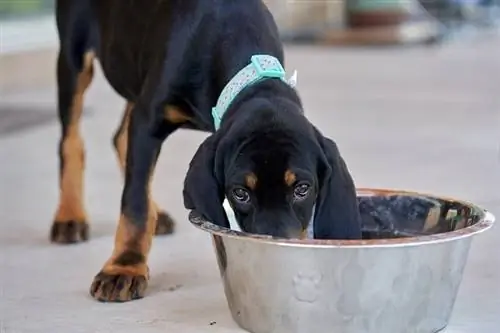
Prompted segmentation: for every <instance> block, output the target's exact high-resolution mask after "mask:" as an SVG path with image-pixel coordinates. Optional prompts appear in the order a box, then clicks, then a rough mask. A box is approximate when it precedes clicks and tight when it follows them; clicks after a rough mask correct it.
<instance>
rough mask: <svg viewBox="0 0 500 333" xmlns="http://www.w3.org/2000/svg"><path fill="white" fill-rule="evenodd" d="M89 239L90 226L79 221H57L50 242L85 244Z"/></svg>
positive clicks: (51, 231)
mask: <svg viewBox="0 0 500 333" xmlns="http://www.w3.org/2000/svg"><path fill="white" fill-rule="evenodd" d="M88 239H89V225H88V223H86V222H79V221H64V222H60V221H55V222H54V223H53V224H52V228H51V230H50V241H51V242H52V243H58V244H72V243H79V242H85V241H87V240H88Z"/></svg>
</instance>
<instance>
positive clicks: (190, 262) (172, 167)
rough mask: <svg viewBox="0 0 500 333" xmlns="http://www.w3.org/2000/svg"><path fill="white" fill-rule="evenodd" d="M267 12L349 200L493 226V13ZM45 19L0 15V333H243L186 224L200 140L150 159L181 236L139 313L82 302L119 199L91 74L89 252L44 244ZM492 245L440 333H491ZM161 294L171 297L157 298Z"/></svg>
mask: <svg viewBox="0 0 500 333" xmlns="http://www.w3.org/2000/svg"><path fill="white" fill-rule="evenodd" d="M265 2H266V3H267V4H268V5H269V7H270V9H271V11H272V12H273V14H274V16H275V19H276V21H277V22H278V25H279V28H280V31H281V35H282V38H283V41H284V42H285V45H286V68H287V70H290V71H291V70H293V69H297V70H298V86H297V87H298V90H299V92H300V94H301V96H302V99H303V101H304V106H305V111H306V115H307V116H308V117H309V119H310V120H311V121H312V122H313V123H314V124H315V125H316V126H318V127H319V128H320V130H321V131H322V132H323V133H324V134H325V135H327V136H329V137H331V138H332V139H334V140H335V141H336V142H337V143H338V144H339V147H340V150H341V152H342V154H343V155H344V157H345V159H346V161H347V163H348V166H349V168H350V169H351V172H352V173H353V176H354V178H355V181H356V183H357V185H358V186H360V187H388V188H401V189H408V190H416V191H424V192H430V193H436V194H441V195H447V196H452V197H458V198H461V199H465V200H469V201H472V202H474V203H477V204H480V205H482V206H484V207H485V208H487V209H489V210H491V211H492V212H493V213H494V214H495V215H497V216H500V191H499V190H498V189H499V185H500V175H499V172H498V171H499V163H500V131H499V128H500V127H499V125H500V95H499V91H500V90H499V81H500V0H421V1H419V0H266V1H265ZM53 7H54V1H53V0H0V291H1V292H0V295H1V302H0V331H1V332H2V333H3V331H2V328H6V332H15V333H17V332H51V333H52V332H53V333H57V332H61V333H67V332H69V331H71V332H80V331H78V329H76V328H75V327H81V332H114V331H117V330H120V331H121V332H128V329H130V330H133V329H134V328H139V327H143V326H144V321H147V324H148V325H150V326H148V327H156V326H155V325H158V327H164V325H165V324H164V323H165V322H169V323H172V322H175V323H177V324H176V325H180V326H175V327H177V328H179V329H180V331H182V332H186V333H187V332H190V331H189V329H190V328H193V327H198V326H197V325H199V327H203V328H206V322H208V320H210V321H212V320H215V321H217V323H218V324H217V325H218V327H219V328H220V327H223V328H224V330H221V331H220V332H240V330H238V329H237V328H236V327H235V326H234V325H235V324H234V323H233V322H232V320H231V319H230V318H229V316H228V312H227V310H226V307H225V303H224V302H225V300H224V296H223V292H222V289H221V286H220V280H219V278H218V272H217V270H216V265H215V259H214V258H213V253H212V251H211V244H210V241H209V239H208V237H204V235H201V234H199V233H198V232H197V231H195V230H193V228H192V227H191V226H190V225H189V224H188V222H187V219H186V214H187V212H186V211H185V210H184V208H183V204H182V196H181V193H182V181H183V178H184V175H185V172H186V169H187V165H188V163H189V161H190V159H191V157H192V155H193V154H194V152H195V150H196V148H197V147H198V145H199V144H200V143H201V142H202V140H203V139H204V138H205V137H206V136H207V135H208V134H206V133H199V132H194V131H188V130H186V131H179V132H178V133H175V134H174V135H172V137H171V138H169V140H168V141H167V143H166V144H165V147H164V149H163V152H162V155H161V157H160V161H159V163H158V167H157V171H156V176H155V183H154V194H155V197H156V201H157V202H158V203H159V204H160V205H161V206H162V207H164V208H165V209H166V210H167V211H169V212H170V213H171V215H173V216H174V218H175V219H176V220H177V221H178V226H179V227H178V233H177V234H175V235H174V236H172V237H167V238H165V239H163V238H162V239H157V240H155V246H154V247H153V252H152V257H151V266H152V267H154V268H153V270H152V272H153V282H152V283H153V287H152V288H153V289H152V290H153V292H152V295H151V296H150V297H151V298H149V300H147V301H144V303H137V304H138V305H135V304H132V305H126V306H124V307H123V308H117V307H113V308H112V307H108V308H105V310H103V307H102V305H99V304H97V305H96V303H95V302H93V301H92V300H90V299H89V298H88V297H86V295H87V288H88V286H89V285H90V282H91V279H92V277H93V275H94V274H95V273H97V271H98V270H99V269H100V267H101V265H102V263H103V262H104V260H105V259H106V258H107V256H108V254H109V253H110V251H111V246H112V243H113V234H114V230H115V226H116V220H117V217H118V212H119V201H120V193H121V188H122V180H121V175H120V172H119V170H118V165H117V162H116V157H115V155H114V152H113V149H112V146H111V137H112V134H113V132H114V130H115V129H116V127H117V126H118V123H119V120H120V117H121V113H122V111H123V108H124V101H123V100H122V99H121V98H120V97H119V96H118V95H117V94H116V93H115V92H114V91H113V90H112V89H111V88H110V87H109V85H108V84H107V83H106V81H105V80H104V78H103V76H102V73H101V72H100V68H99V66H96V75H95V77H94V81H93V84H92V85H91V87H90V88H89V91H88V93H87V94H86V100H85V112H84V117H83V120H82V124H81V127H82V133H83V136H84V140H85V145H86V151H87V153H86V165H87V168H86V173H85V200H86V207H87V211H88V215H89V222H90V223H91V241H90V242H89V243H86V244H80V245H78V246H75V247H67V248H65V250H61V249H60V247H58V246H56V245H52V244H50V243H49V242H48V233H49V228H50V225H51V223H52V219H53V216H54V213H55V209H56V207H57V202H58V176H57V175H58V160H57V143H58V140H59V134H60V128H59V124H58V121H57V112H56V86H55V60H56V54H57V47H58V40H57V35H56V30H55V23H54V16H53V11H54V10H53ZM190 244H196V248H195V247H193V246H192V245H190ZM498 244H500V231H499V229H498V228H494V229H493V231H491V232H488V233H486V234H484V235H482V236H481V237H480V238H478V239H477V240H475V241H474V244H473V249H472V251H471V256H470V259H469V263H468V266H467V269H466V274H465V278H464V281H463V285H462V288H461V291H460V295H459V299H458V300H457V304H456V307H455V312H454V317H453V318H452V322H451V323H450V327H449V328H448V330H447V331H446V332H447V333H448V332H453V333H464V332H466V333H470V332H481V333H497V332H498V327H499V326H500V319H499V317H498V313H500V288H499V287H498V281H499V280H500V258H499V256H498V255H493V253H497V250H496V249H497V248H498ZM200 249H202V251H200ZM75 262H77V263H78V264H77V265H76V264H75ZM67 267H71V269H67ZM200 267H202V269H200ZM5 272H8V273H7V274H5ZM189 272H196V274H194V273H189ZM40 274H41V276H43V278H36V276H38V275H40ZM61 279H62V280H63V281H64V283H61V282H59V280H61ZM42 282H43V288H42V287H40V283H42ZM172 285H182V286H183V288H181V289H179V290H178V291H176V293H171V294H168V295H169V296H168V295H167V296H166V293H168V292H169V291H168V288H169V287H170V286H172ZM175 297H178V298H179V300H175V299H174V300H172V299H171V298H175ZM185 299H187V300H189V299H190V300H191V301H186V302H185V303H183V300H185ZM166 300H169V301H168V302H167V301H166ZM158 304H161V311H160V310H158ZM214 304H215V305H214ZM136 306H139V307H141V320H143V322H138V321H137V316H136V314H137V313H138V312H137V311H136V312H133V315H131V316H128V315H127V311H133V309H134V308H135V307H136ZM207 309H210V310H207ZM75 313H78V316H76V315H75ZM130 313H132V312H130ZM113 315H115V316H116V318H117V319H114V320H111V319H110V318H115V317H113ZM100 316H105V317H103V318H102V320H99V319H100V318H101V317H100ZM110 316H111V317H110ZM47 318H57V320H47ZM148 318H149V319H148ZM2 319H3V322H2ZM148 320H149V321H148ZM179 323H181V324H179ZM2 325H3V326H2ZM68 325H69V326H71V329H70V330H69V329H68V327H69V326H68ZM103 325H104V326H103ZM182 325H184V326H182ZM168 327H174V326H168ZM9 328H10V329H11V330H9ZM158 331H160V330H158ZM195 331H196V330H195ZM134 332H135V331H134ZM154 332H157V331H156V330H155V331H154ZM196 332H205V330H204V329H201V330H198V331H196ZM218 332H219V331H218ZM370 333H373V332H370ZM401 333H404V332H401Z"/></svg>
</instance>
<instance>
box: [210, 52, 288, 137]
mask: <svg viewBox="0 0 500 333" xmlns="http://www.w3.org/2000/svg"><path fill="white" fill-rule="evenodd" d="M233 72H234V70H233ZM296 79H297V73H296V72H294V74H293V75H292V76H291V77H290V78H287V77H286V73H285V70H284V68H283V66H282V64H281V62H280V60H279V59H278V58H277V57H274V56H271V55H267V54H257V55H253V56H252V57H251V58H250V63H249V64H247V65H246V66H244V67H243V68H242V69H240V70H239V71H237V72H236V74H234V75H233V76H232V77H231V78H230V79H226V80H224V83H225V85H224V87H223V88H222V89H221V92H220V95H219V98H218V100H217V103H216V104H215V106H214V107H213V109H212V117H213V121H214V128H215V130H217V129H218V128H219V127H220V124H221V121H222V118H223V117H224V115H225V113H226V111H228V109H229V108H230V107H231V106H232V104H234V102H235V100H237V99H238V97H240V95H241V94H242V92H244V91H246V90H248V89H249V88H250V87H252V86H254V85H256V84H258V83H261V82H263V81H267V80H274V81H278V82H280V83H285V84H286V85H288V86H290V87H292V88H295V85H296Z"/></svg>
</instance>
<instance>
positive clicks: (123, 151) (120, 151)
mask: <svg viewBox="0 0 500 333" xmlns="http://www.w3.org/2000/svg"><path fill="white" fill-rule="evenodd" d="M133 108H134V103H132V102H127V105H126V106H125V112H124V114H123V118H122V121H121V124H120V127H119V128H118V129H117V131H116V134H115V137H114V140H113V141H114V145H115V150H116V155H117V158H118V164H119V166H120V171H121V173H122V176H123V177H125V167H126V165H127V145H128V127H129V124H130V114H131V113H132V110H133ZM151 178H152V176H151ZM151 182H152V179H150V183H151ZM148 190H149V191H151V186H149V187H148ZM148 197H149V198H150V200H151V201H152V203H151V204H152V206H153V209H154V210H155V212H156V213H157V214H158V213H159V212H160V211H161V209H160V208H159V206H158V204H157V203H156V202H154V200H153V199H152V195H151V193H149V194H148Z"/></svg>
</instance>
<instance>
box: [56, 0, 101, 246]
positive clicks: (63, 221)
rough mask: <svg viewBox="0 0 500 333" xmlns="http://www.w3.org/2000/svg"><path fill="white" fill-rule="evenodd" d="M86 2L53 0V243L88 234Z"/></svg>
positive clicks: (89, 38)
mask: <svg viewBox="0 0 500 333" xmlns="http://www.w3.org/2000/svg"><path fill="white" fill-rule="evenodd" d="M87 5H88V4H87V3H86V2H80V1H76V2H74V1H58V2H57V9H56V17H57V28H58V33H59V40H60V50H59V55H58V58H57V95H58V102H57V103H58V114H59V122H60V124H61V137H60V141H59V205H58V208H57V211H56V214H55V218H54V222H53V224H52V229H51V232H50V239H51V241H52V242H54V243H61V244H65V243H76V242H80V241H85V240H87V238H88V229H89V228H88V224H87V223H88V221H87V215H86V212H85V208H84V198H83V193H84V191H83V176H84V168H85V165H84V160H85V151H84V145H83V140H82V137H81V134H80V118H81V115H82V108H83V99H84V94H85V91H86V90H87V88H88V87H89V85H90V83H91V81H92V77H93V72H94V71H93V60H94V53H93V52H92V49H93V44H94V37H95V36H93V33H94V30H93V29H92V28H93V27H92V25H91V18H90V12H89V9H88V6H87Z"/></svg>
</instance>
